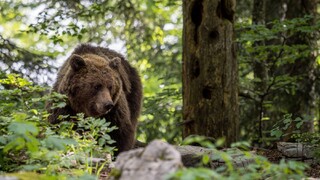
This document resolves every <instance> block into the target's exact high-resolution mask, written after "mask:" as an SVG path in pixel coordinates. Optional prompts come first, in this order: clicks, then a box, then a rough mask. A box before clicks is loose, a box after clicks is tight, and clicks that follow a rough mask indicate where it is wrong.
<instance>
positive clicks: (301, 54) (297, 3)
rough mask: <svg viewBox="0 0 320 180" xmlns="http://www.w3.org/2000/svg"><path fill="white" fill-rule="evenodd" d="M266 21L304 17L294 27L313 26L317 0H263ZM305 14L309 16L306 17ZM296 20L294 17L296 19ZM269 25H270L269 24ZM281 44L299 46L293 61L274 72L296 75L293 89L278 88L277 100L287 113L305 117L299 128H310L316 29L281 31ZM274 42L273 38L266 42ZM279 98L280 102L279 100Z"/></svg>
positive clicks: (313, 104) (305, 129)
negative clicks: (304, 20) (287, 90)
mask: <svg viewBox="0 0 320 180" xmlns="http://www.w3.org/2000/svg"><path fill="white" fill-rule="evenodd" d="M266 6H267V8H266V12H265V15H266V22H267V23H270V22H272V21H274V20H280V21H284V20H292V19H294V18H305V19H307V21H306V22H300V24H298V23H297V25H298V27H299V26H300V27H303V26H305V27H307V26H310V27H312V26H314V25H315V24H316V16H317V0H308V1H304V0H281V1H276V0H267V1H266ZM306 16H309V17H306ZM297 22H298V21H297ZM269 28H271V27H269ZM283 41H285V42H284V44H285V45H286V46H288V47H291V48H294V47H300V48H298V49H297V50H296V56H295V59H294V63H292V62H291V63H286V64H284V65H282V66H280V67H279V69H278V72H279V73H281V74H286V75H288V76H289V77H293V78H296V79H297V80H296V81H295V82H294V83H295V87H296V88H295V90H294V93H287V92H279V93H278V94H277V95H278V96H279V95H280V98H279V99H280V101H278V103H279V104H281V105H283V107H282V108H284V109H286V111H287V113H290V114H293V116H294V117H301V118H304V119H309V120H310V121H307V123H305V125H304V126H303V131H305V132H308V131H313V123H314V120H315V117H316V113H315V112H316V92H315V68H316V61H315V60H316V54H315V52H316V50H315V49H316V47H317V46H316V45H317V43H316V41H317V36H316V33H314V32H313V33H310V32H309V31H305V30H303V28H301V30H300V29H299V28H297V29H296V30H294V31H291V32H290V31H289V32H287V34H284V40H283ZM269 43H270V44H275V42H274V41H272V42H269ZM281 102H282V103H281Z"/></svg>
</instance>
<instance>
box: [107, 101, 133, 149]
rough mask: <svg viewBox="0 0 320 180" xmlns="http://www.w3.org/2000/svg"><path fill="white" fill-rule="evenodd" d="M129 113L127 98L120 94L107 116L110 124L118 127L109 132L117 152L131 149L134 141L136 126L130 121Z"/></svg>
mask: <svg viewBox="0 0 320 180" xmlns="http://www.w3.org/2000/svg"><path fill="white" fill-rule="evenodd" d="M130 114H131V112H130V110H129V107H128V103H127V100H126V98H125V96H124V95H121V96H120V98H119V100H118V102H117V104H116V106H115V107H114V109H113V110H112V111H111V112H110V115H112V116H111V117H109V118H110V120H111V122H113V123H112V124H114V125H116V126H117V127H118V129H117V130H114V131H113V132H111V138H112V139H113V140H115V141H116V146H117V148H118V152H122V151H127V150H130V149H132V148H133V146H134V143H135V132H136V127H135V126H134V125H133V124H132V122H131V115H130ZM109 118H108V119H109ZM108 119H107V120H108Z"/></svg>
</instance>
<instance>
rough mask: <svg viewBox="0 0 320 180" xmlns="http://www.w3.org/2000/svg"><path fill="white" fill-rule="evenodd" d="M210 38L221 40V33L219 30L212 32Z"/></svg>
mask: <svg viewBox="0 0 320 180" xmlns="http://www.w3.org/2000/svg"><path fill="white" fill-rule="evenodd" d="M209 38H210V39H213V40H214V39H218V38H219V31H218V30H217V29H215V30H212V31H211V32H210V33H209Z"/></svg>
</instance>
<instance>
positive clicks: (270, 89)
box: [236, 16, 320, 143]
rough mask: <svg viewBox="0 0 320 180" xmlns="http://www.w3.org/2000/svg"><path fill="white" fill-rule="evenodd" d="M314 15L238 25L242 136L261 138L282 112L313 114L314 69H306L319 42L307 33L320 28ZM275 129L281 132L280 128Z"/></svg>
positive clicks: (280, 116) (279, 119)
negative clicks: (311, 104)
mask: <svg viewBox="0 0 320 180" xmlns="http://www.w3.org/2000/svg"><path fill="white" fill-rule="evenodd" d="M312 20H313V17H312V16H305V17H303V18H295V19H290V20H288V19H285V20H281V21H278V20H275V21H272V22H268V24H266V25H262V24H258V25H255V24H251V23H250V24H248V23H246V22H242V23H238V24H236V29H237V31H238V32H239V33H238V34H239V36H238V38H237V43H238V45H239V47H240V48H238V60H239V62H240V63H239V75H240V109H241V111H240V118H241V120H242V122H241V123H242V125H241V127H242V134H243V138H244V139H251V140H252V141H259V142H260V143H261V141H263V139H265V138H266V137H267V138H268V134H269V133H270V129H271V128H272V125H274V124H276V123H277V122H278V121H280V122H282V121H281V118H282V116H283V115H284V114H294V119H295V121H298V119H296V118H298V117H304V116H306V115H309V114H307V112H308V111H310V110H309V108H313V107H309V106H310V104H308V103H309V102H311V101H313V100H315V99H310V98H311V95H310V93H311V92H310V88H311V84H312V83H313V82H312V80H311V79H310V71H312V70H307V69H312V68H314V67H316V66H318V65H316V63H314V61H315V59H314V58H313V59H312V55H311V54H312V53H313V52H314V51H316V48H317V46H314V45H312V42H311V41H310V40H308V38H309V39H313V37H315V33H314V32H315V31H317V29H318V28H319V27H320V23H319V21H317V22H315V24H310V22H311V21H312ZM311 67H312V68H311ZM315 83H318V82H315ZM297 102H300V103H297ZM306 107H308V108H306ZM307 109H308V110H307ZM311 111H313V110H311ZM314 115H316V114H314ZM314 115H313V116H314ZM310 118H315V117H310ZM299 125H301V124H297V126H299ZM272 133H275V134H277V135H278V136H280V131H273V132H272ZM261 135H262V137H261Z"/></svg>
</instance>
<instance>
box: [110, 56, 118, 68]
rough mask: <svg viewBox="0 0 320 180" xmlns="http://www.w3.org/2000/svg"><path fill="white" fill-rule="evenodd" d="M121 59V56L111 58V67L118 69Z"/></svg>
mask: <svg viewBox="0 0 320 180" xmlns="http://www.w3.org/2000/svg"><path fill="white" fill-rule="evenodd" d="M120 63H121V59H120V58H119V57H114V58H113V59H111V60H110V63H109V65H110V67H111V68H113V69H117V68H118V67H119V66H120Z"/></svg>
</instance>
